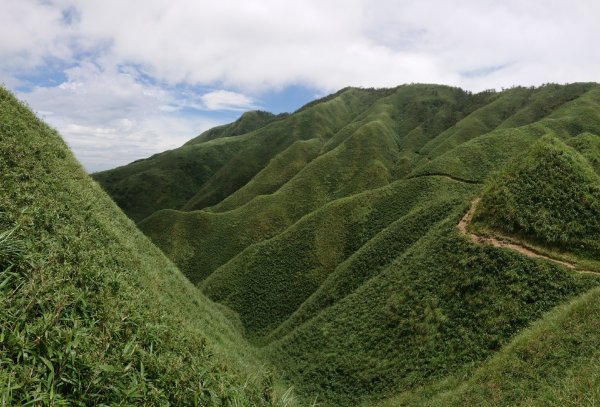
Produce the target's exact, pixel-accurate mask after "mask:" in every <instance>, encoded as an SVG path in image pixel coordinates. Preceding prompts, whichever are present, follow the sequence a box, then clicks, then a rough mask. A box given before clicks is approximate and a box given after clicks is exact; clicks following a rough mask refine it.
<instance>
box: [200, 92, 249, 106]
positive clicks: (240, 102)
mask: <svg viewBox="0 0 600 407" xmlns="http://www.w3.org/2000/svg"><path fill="white" fill-rule="evenodd" d="M200 99H201V100H202V103H203V104H204V106H205V107H206V109H208V110H249V109H254V108H255V107H256V105H255V103H254V100H253V99H252V98H250V97H248V96H246V95H243V94H241V93H237V92H230V91H227V90H215V91H212V92H209V93H205V94H204V95H202V96H201V97H200Z"/></svg>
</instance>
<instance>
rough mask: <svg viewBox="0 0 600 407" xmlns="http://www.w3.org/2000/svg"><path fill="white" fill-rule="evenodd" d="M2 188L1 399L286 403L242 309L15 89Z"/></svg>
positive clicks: (4, 137)
mask: <svg viewBox="0 0 600 407" xmlns="http://www.w3.org/2000/svg"><path fill="white" fill-rule="evenodd" d="M0 183H1V185H2V189H1V191H0V304H1V306H0V360H1V361H2V362H1V363H0V399H1V400H2V403H3V405H26V404H29V405H161V406H162V405H240V404H241V405H272V404H275V403H276V401H275V394H274V393H273V385H272V379H271V378H270V376H269V375H268V373H266V372H265V371H263V370H264V369H262V368H260V366H261V365H262V364H261V362H260V361H259V360H258V359H257V358H256V356H255V355H254V351H253V350H251V349H250V348H249V347H248V346H247V345H246V344H245V342H244V340H242V339H241V337H240V336H239V332H238V330H237V322H236V321H235V317H234V316H233V315H231V316H229V315H230V314H225V313H224V312H223V311H224V309H223V308H222V307H221V306H219V305H216V304H214V303H212V302H210V301H209V300H207V299H206V297H204V296H203V295H202V294H200V293H199V292H198V291H197V289H195V288H194V287H193V286H192V285H191V284H190V283H189V282H188V281H187V280H186V279H185V278H184V277H183V275H182V274H181V273H180V272H179V270H178V269H177V268H176V267H175V266H174V265H173V264H172V263H171V262H170V261H169V260H167V259H166V258H165V256H164V255H163V254H162V253H161V252H160V251H159V250H158V249H157V248H156V247H155V246H154V245H152V244H151V243H150V241H149V240H148V239H147V238H146V237H145V236H143V235H142V234H141V233H140V232H139V231H138V230H137V229H136V227H135V225H134V224H133V223H132V222H131V221H130V220H128V219H127V218H126V217H125V215H124V214H123V213H122V212H121V211H120V210H119V209H118V208H117V206H116V205H115V204H114V203H113V202H112V201H111V200H110V198H109V197H108V196H106V195H105V194H104V192H103V191H102V190H101V189H100V187H99V186H98V185H97V184H95V183H94V182H93V181H92V180H91V179H90V178H89V177H88V176H87V174H85V172H84V170H83V169H82V168H81V167H80V166H79V164H78V163H77V162H76V161H75V159H74V158H73V156H72V155H71V153H70V151H69V150H68V149H67V147H66V146H65V144H64V143H63V142H62V140H61V139H60V137H59V135H58V134H57V133H56V132H55V131H54V130H52V129H50V128H48V127H47V126H46V125H44V124H43V123H42V122H40V121H39V120H38V119H37V118H36V117H35V116H34V115H33V114H32V113H31V112H30V111H29V110H28V108H27V107H25V106H24V105H22V104H20V103H19V102H17V101H16V100H15V99H14V97H13V96H12V95H10V94H9V93H8V92H7V91H5V90H3V89H0ZM226 315H228V316H226ZM257 367H258V368H257Z"/></svg>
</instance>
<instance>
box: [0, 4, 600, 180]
mask: <svg viewBox="0 0 600 407" xmlns="http://www.w3.org/2000/svg"><path fill="white" fill-rule="evenodd" d="M0 9H1V10H2V13H0V81H2V82H4V84H5V85H6V86H8V87H9V88H11V89H13V90H16V91H17V93H18V96H19V97H21V98H23V99H26V100H27V101H28V102H29V104H30V105H31V106H32V107H33V108H34V110H36V111H38V113H39V114H40V115H42V116H43V117H44V118H45V119H46V120H47V121H48V122H49V123H51V124H52V125H54V126H55V127H56V128H57V129H58V130H59V131H60V132H61V134H63V136H64V137H65V139H66V140H67V142H68V143H69V144H70V145H71V146H72V148H73V149H74V151H75V153H76V155H77V156H78V157H79V159H80V160H81V161H82V162H83V164H84V165H85V166H86V167H87V168H88V169H90V170H98V169H104V168H110V167H114V166H116V165H121V164H125V163H127V162H129V161H131V160H133V159H137V158H140V157H144V156H147V155H150V154H152V153H155V152H159V151H162V150H164V149H167V148H174V147H177V146H179V145H181V144H182V143H183V142H184V141H185V140H187V139H189V138H191V137H193V136H195V135H197V134H198V133H200V132H201V131H202V130H205V129H207V128H209V127H211V126H213V125H216V124H218V123H221V122H223V120H226V119H228V118H231V117H235V116H236V115H239V112H240V111H242V110H247V109H253V108H264V109H269V110H277V107H276V106H269V105H268V103H266V102H265V100H267V99H268V98H267V96H266V95H268V94H269V92H274V91H279V92H285V90H286V89H287V88H288V87H290V86H303V87H306V88H307V89H311V90H314V92H315V93H318V94H326V93H328V92H332V91H335V90H337V89H339V88H341V87H344V86H369V87H370V86H374V87H384V86H385V87H389V86H396V85H399V84H402V83H408V82H430V83H444V84H449V85H456V86H461V87H463V88H466V89H470V90H474V91H478V90H482V89H487V88H497V89H499V88H501V87H509V86H512V85H526V86H528V85H539V84H542V83H546V82H558V83H565V82H574V81H598V80H599V76H600V71H599V69H598V68H599V67H600V53H598V52H596V50H597V48H598V45H597V41H598V39H599V38H600V25H599V24H598V23H597V21H598V18H599V17H600V2H598V1H596V0H569V1H552V0H549V1H543V0H538V1H536V0H531V1H485V0H483V1H481V0H478V1H475V0H473V1H450V0H448V1H442V0H430V1H392V0H389V1H388V0H380V1H376V0H375V1H368V0H343V1H341V0H328V1H327V0H321V1H317V0H294V1H286V0H260V1H253V0H239V1H233V0H219V1H202V0H143V1H141V0H139V1H136V0H130V1H124V0H103V1H92V0H82V1H74V0H56V1H51V0H46V1H34V0H0ZM227 112H229V113H227ZM217 113H219V115H217Z"/></svg>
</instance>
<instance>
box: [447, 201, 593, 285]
mask: <svg viewBox="0 0 600 407" xmlns="http://www.w3.org/2000/svg"><path fill="white" fill-rule="evenodd" d="M479 201H480V198H475V199H474V200H473V201H471V206H470V207H469V210H468V211H467V213H465V216H463V217H462V219H461V220H460V222H458V230H459V231H460V232H461V233H462V234H463V235H465V236H467V237H468V238H469V239H470V240H471V242H473V243H475V244H489V245H492V246H494V247H499V248H504V249H510V250H514V251H516V252H518V253H520V254H522V255H524V256H527V257H532V258H542V259H546V260H549V261H551V262H554V263H556V264H560V265H561V266H563V267H567V268H570V269H572V270H574V271H576V272H578V273H585V274H594V275H598V276H600V273H599V272H596V271H590V270H580V269H577V266H576V265H575V264H573V263H570V262H567V261H563V260H558V259H555V258H552V257H549V256H546V255H544V254H541V253H538V252H536V251H534V250H532V249H530V248H528V247H525V246H522V245H520V244H516V243H510V242H507V241H503V240H500V239H498V238H495V237H489V236H481V235H477V234H475V233H471V232H469V231H468V230H467V227H468V225H469V223H470V222H471V219H472V218H473V214H474V213H475V209H476V208H477V204H478V203H479Z"/></svg>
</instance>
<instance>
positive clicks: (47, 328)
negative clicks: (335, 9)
mask: <svg viewBox="0 0 600 407" xmlns="http://www.w3.org/2000/svg"><path fill="white" fill-rule="evenodd" d="M4 98H5V99H6V100H7V101H8V102H6V103H7V106H12V107H11V109H13V110H11V111H8V113H6V114H5V113H4V111H3V115H4V116H5V117H4V119H3V123H7V124H3V125H4V126H5V127H3V128H2V129H3V130H2V131H3V132H5V133H6V136H5V135H4V133H3V136H2V137H3V139H2V144H1V146H2V150H1V152H2V154H3V157H4V156H5V157H6V160H8V161H6V162H5V163H4V164H3V165H4V166H5V167H6V168H7V170H6V171H4V170H3V172H2V175H3V176H6V177H8V178H7V179H9V180H12V181H10V182H12V184H7V185H12V186H11V187H10V188H8V189H7V191H8V192H3V194H4V195H2V200H0V210H1V211H4V213H5V215H3V216H4V217H3V218H2V222H3V223H2V224H1V225H0V226H1V228H0V256H1V257H0V261H1V262H2V263H1V266H2V270H4V273H5V274H3V276H7V277H3V278H8V279H7V280H5V281H7V282H6V283H2V281H3V280H2V279H0V291H1V292H2V295H3V296H4V297H1V298H3V301H4V303H5V304H8V305H7V308H6V311H4V310H3V311H2V312H3V314H0V315H1V316H2V323H3V324H4V325H3V328H2V331H1V333H0V338H2V341H3V342H0V344H1V345H2V346H3V347H2V348H0V350H2V351H3V352H5V353H3V354H2V358H3V359H2V360H3V361H2V363H1V364H0V369H2V370H0V383H2V382H3V381H2V379H4V378H9V377H10V382H9V383H25V386H24V387H17V388H16V389H15V390H4V388H1V387H0V391H4V393H1V394H7V395H8V396H9V397H13V400H24V399H27V398H29V399H31V398H33V397H38V396H39V397H46V399H48V397H55V396H56V397H59V398H60V397H62V398H68V400H69V401H73V400H75V399H76V398H77V397H84V400H85V401H86V402H87V403H88V404H89V403H91V404H94V403H105V404H110V403H113V402H115V400H117V399H118V398H119V397H121V398H123V399H124V400H125V402H126V403H130V404H131V403H133V404H135V403H137V402H140V400H142V399H143V400H144V401H145V403H146V404H161V403H163V404H165V403H171V404H173V405H180V404H195V403H198V402H199V403H200V404H202V403H204V405H211V404H231V405H235V403H238V405H261V404H264V405H268V404H277V403H281V404H285V403H286V402H289V401H290V398H291V396H290V393H287V394H286V396H285V398H286V400H283V398H284V397H283V396H278V394H281V391H280V389H286V388H289V387H290V386H291V387H293V389H294V393H295V395H296V397H297V399H298V400H299V402H300V404H301V405H310V404H312V403H314V402H315V400H316V403H317V405H321V406H354V405H364V406H369V405H380V406H398V405H415V406H422V405H426V406H447V405H449V406H463V405H502V406H512V405H553V404H554V405H568V404H575V405H581V404H586V403H587V404H591V405H593V402H594V400H596V399H597V397H598V396H600V395H599V394H598V392H597V389H598V383H599V381H600V374H598V371H599V370H598V363H597V360H598V351H597V349H598V344H599V342H600V335H599V334H598V332H600V331H599V330H598V324H597V322H596V320H597V319H598V312H599V310H598V306H597V303H598V295H599V293H600V291H598V290H599V288H598V286H600V274H597V273H589V272H588V273H584V272H581V270H584V269H585V270H588V271H589V270H592V271H594V270H600V268H599V264H598V262H597V259H598V258H599V255H600V233H599V232H600V230H599V229H600V224H599V223H598V222H599V220H600V216H599V215H600V213H598V211H600V201H599V200H600V86H598V85H596V84H590V83H581V84H571V85H553V84H549V85H544V86H541V87H539V88H523V87H515V88H512V89H507V90H505V91H503V92H494V91H486V92H481V93H477V94H472V93H470V92H466V91H463V90H461V89H457V88H452V87H447V86H437V85H403V86H399V87H397V88H394V89H357V88H345V89H342V90H340V91H339V92H337V93H335V94H333V95H330V96H327V97H325V98H323V99H319V100H317V101H314V102H311V103H309V104H307V105H306V106H304V107H302V108H301V109H299V110H298V111H296V112H294V113H292V114H285V115H278V116H275V115H271V114H269V113H266V112H250V113H246V114H244V115H242V116H241V117H240V119H239V120H237V121H236V122H234V123H232V124H229V125H224V126H220V127H217V128H215V129H211V130H209V131H207V132H205V133H203V134H202V135H200V136H199V137H197V138H195V139H193V140H191V141H190V142H188V143H187V144H186V145H184V146H182V147H181V148H178V149H175V150H171V151H167V152H165V153H162V154H158V155H155V156H153V157H150V158H148V159H146V160H141V161H138V162H135V163H132V164H130V165H128V166H124V167H120V168H117V169H114V170H110V171H105V172H102V173H99V174H94V178H95V179H96V180H97V181H98V182H99V183H100V184H101V186H102V187H103V188H104V189H105V190H106V191H107V192H108V193H109V194H110V195H111V196H112V197H113V198H114V199H115V201H116V203H117V204H118V205H119V206H121V208H122V209H123V211H124V212H125V213H126V214H127V215H129V217H130V218H131V219H133V220H134V221H136V222H137V226H138V227H139V228H140V229H141V230H142V231H143V232H144V233H145V234H146V235H147V236H148V237H150V239H151V241H152V242H153V243H154V244H156V245H157V246H158V247H159V248H160V249H162V251H163V252H164V253H165V254H166V255H167V257H168V258H169V259H170V260H172V261H173V263H175V265H177V266H178V268H179V269H180V270H181V271H182V272H183V274H184V275H185V276H187V277H188V279H189V281H191V282H192V283H194V284H195V285H196V286H197V287H198V288H199V289H200V291H201V292H202V293H203V294H204V295H206V296H207V297H208V298H210V300H209V299H208V298H206V297H205V296H204V295H203V294H200V293H199V292H198V291H196V290H197V289H196V288H194V287H193V286H192V285H191V284H190V283H189V282H188V281H187V280H186V279H185V278H184V277H183V276H182V274H181V273H180V272H179V270H177V268H175V266H173V264H172V263H170V262H169V261H168V260H166V258H165V257H164V256H162V254H161V253H160V252H159V251H158V249H157V248H155V247H154V246H153V245H152V244H151V243H150V242H149V241H148V240H146V238H145V237H144V236H143V235H141V234H140V233H139V232H138V231H137V230H136V229H135V226H134V225H133V223H132V222H130V221H128V220H126V219H124V216H123V215H122V214H121V213H119V211H118V210H117V209H116V207H115V206H114V205H113V204H112V203H111V202H110V201H109V200H108V198H107V197H106V196H104V195H103V194H102V193H101V191H100V190H99V188H98V186H97V185H96V184H94V183H93V182H91V181H90V180H89V179H88V178H87V177H86V176H85V174H83V173H82V171H81V170H80V169H79V167H78V166H77V164H75V163H74V162H73V160H72V158H71V156H70V153H69V152H68V151H67V150H66V149H65V147H64V145H63V144H62V143H61V142H60V141H59V140H58V138H57V135H56V134H55V133H54V132H52V131H51V130H49V129H47V128H46V127H45V126H44V125H42V124H40V123H39V122H37V121H36V119H35V118H33V117H32V116H31V114H30V113H29V112H28V111H27V110H26V109H24V108H23V107H20V106H18V105H17V104H15V102H14V101H13V100H12V99H11V97H10V96H8V95H5V96H4ZM15 106H17V107H15ZM14 109H18V111H15V110H14ZM19 109H20V110H19ZM18 117H24V119H18V120H21V121H22V125H23V126H34V127H35V129H37V130H35V131H33V130H27V129H30V128H29V127H27V128H26V130H18V129H19V127H18V126H17V125H16V124H15V123H14V122H11V121H10V120H17V119H15V118H18ZM19 123H20V122H19ZM14 132H17V133H14ZM19 132H21V133H22V132H26V133H27V132H29V133H31V135H29V133H27V134H28V136H27V138H26V139H25V138H24V139H23V141H21V139H19V138H18V135H19V134H21V133H19ZM36 132H37V133H36ZM13 133H14V135H12V134H13ZM38 134H41V135H44V137H42V136H38ZM16 140H19V141H18V142H16ZM28 143H29V144H28ZM40 143H42V144H40ZM43 143H47V144H48V146H46V144H43ZM38 144H39V145H40V146H43V147H38ZM38 151H40V152H38ZM52 151H62V153H60V154H58V153H57V154H56V156H53V155H52V154H54V153H52ZM39 154H42V155H43V157H41V158H42V159H41V160H40V157H38V155H39ZM48 154H50V155H48ZM19 157H25V159H21V158H19ZM34 161H35V162H38V161H40V162H43V163H44V164H43V165H38V166H37V167H35V168H34V167H33V164H32V163H33V162H34ZM6 174H8V175H6ZM11 177H12V178H11ZM20 177H25V178H23V180H22V182H21V181H19V182H17V181H16V180H21V178H20ZM7 182H8V181H7ZM56 191H58V192H56ZM61 191H62V192H61ZM57 194H58V195H57ZM475 198H480V199H481V200H480V203H479V205H478V207H477V211H476V213H475V217H474V220H473V222H472V223H471V224H470V228H471V229H472V230H474V231H476V232H477V233H479V234H489V235H493V236H501V237H502V238H503V239H509V240H513V241H517V242H519V243H520V244H522V245H525V246H529V247H533V248H535V250H536V251H538V252H541V253H546V254H548V256H549V257H551V258H531V257H527V256H524V255H523V254H520V253H518V252H516V251H515V250H511V249H508V248H498V247H494V246H491V245H484V244H479V243H474V242H473V241H472V240H471V239H470V238H469V236H465V235H463V234H461V232H460V230H459V229H458V228H457V224H458V222H459V220H460V219H461V218H462V217H463V215H464V214H465V212H466V211H467V209H468V208H469V206H470V203H471V202H472V201H473V200H474V199H475ZM42 208H43V210H42ZM40 222H41V223H40ZM554 257H560V258H561V259H563V260H566V261H569V262H573V263H576V265H577V266H578V268H579V270H578V269H571V268H568V267H565V266H564V264H561V263H557V262H555V261H553V260H552V258H554ZM24 278H25V280H23V279H24ZM23 281H25V283H22V282H23ZM115 281H116V282H117V283H115ZM27 282H29V283H27ZM92 282H93V284H92ZM59 284H60V286H59ZM81 287H84V288H83V289H82V288H81ZM115 287H116V288H115ZM19 290H21V291H22V293H21V291H19ZM27 290H30V291H27ZM53 292H54V293H58V294H59V295H55V296H51V293H53ZM17 295H18V296H17ZM81 299H83V300H81ZM211 300H213V301H215V302H211ZM36 301H38V302H36ZM82 301H83V302H82ZM38 303H39V306H38V305H36V306H28V304H38ZM23 310H25V311H23ZM57 314H58V315H59V316H58V317H53V315H57ZM90 315H91V316H90ZM63 316H64V317H63ZM124 316H126V318H125V319H123V317H124ZM78 318H79V319H78ZM75 320H76V321H77V322H70V321H75ZM5 321H6V322H5ZM17 321H20V322H17ZM90 321H92V322H90ZM19 324H21V325H19ZM15 327H17V328H15ZM40 330H41V331H40ZM39 332H50V333H48V335H51V336H48V338H51V339H49V340H46V341H40V340H39V339H38V338H40V337H43V334H40V333H39ZM70 332H75V333H72V334H71V333H70ZM77 332H79V334H77ZM82 332H86V333H88V332H91V333H93V334H94V335H92V337H91V338H87V339H83V338H80V339H77V341H79V342H75V343H77V346H78V347H79V348H78V349H89V352H83V353H81V352H80V353H77V352H75V355H76V356H73V357H74V358H75V359H70V358H71V356H70V355H71V353H69V352H71V351H72V346H75V345H69V344H70V343H71V342H73V341H75V339H70V338H79V337H78V336H77V335H80V336H81V335H83V334H82ZM10 335H12V336H10ZM4 338H12V339H10V340H4ZM107 338H109V339H107ZM82 341H83V342H82ZM108 341H110V346H108V347H107V346H106V345H107V343H108ZM247 341H249V342H247ZM249 343H251V345H250V344H249ZM42 344H43V345H42ZM46 344H50V345H46ZM48 346H49V347H48ZM22 349H27V352H23V351H22ZM56 349H59V351H56ZM132 349H133V351H132ZM61 352H62V353H61ZM23 355H27V356H26V357H27V359H24V358H25V356H23ZM38 355H39V356H40V357H38ZM65 355H69V356H65ZM41 357H43V359H42V358H41ZM4 359H6V360H7V361H8V362H7V363H4ZM24 360H28V361H30V362H29V363H21V362H22V361H24ZM72 360H74V362H71V361H72ZM46 362H48V363H46ZM69 363H74V365H73V366H74V367H72V365H69ZM56 366H59V367H56ZM106 366H109V367H110V368H105V367H106ZM255 366H262V368H259V369H256V367H255ZM31 369H33V370H31ZM32 371H33V372H34V373H31V372H32ZM74 371H77V372H79V371H81V372H83V373H81V375H80V376H77V377H76V378H75V379H73V376H74V375H75V373H73V372H74ZM2 375H4V376H2ZM28 375H29V376H28ZM27 377H32V378H34V379H32V381H31V383H30V382H28V381H27V380H28V379H26V378H27ZM245 380H248V382H245ZM5 382H6V381H5ZM72 382H74V383H75V384H78V383H88V384H89V383H90V382H91V383H92V385H91V387H90V389H92V390H89V391H88V390H87V387H85V386H83V385H80V387H77V386H76V385H75V384H72ZM106 383H111V385H112V387H109V388H106ZM198 383H200V387H198V386H199V384H198ZM52 386H54V387H52ZM86 386H87V385H86ZM94 386H95V387H94ZM193 386H196V387H195V388H194V389H195V390H193V389H192V388H193ZM5 387H6V386H5ZM73 388H76V389H77V388H79V389H83V390H77V391H78V393H77V391H75V390H72V389H73ZM6 389H8V387H6ZM38 389H41V390H38ZM171 389H174V390H171ZM198 389H201V390H198ZM276 390H278V391H276ZM69 392H70V393H69ZM82 394H83V395H82ZM69 397H70V398H69ZM85 397H89V398H85ZM193 397H200V398H201V400H200V401H196V400H195V399H194V398H193ZM202 397H204V398H202ZM211 397H212V398H211ZM586 397H587V398H586ZM590 400H591V401H590Z"/></svg>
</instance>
